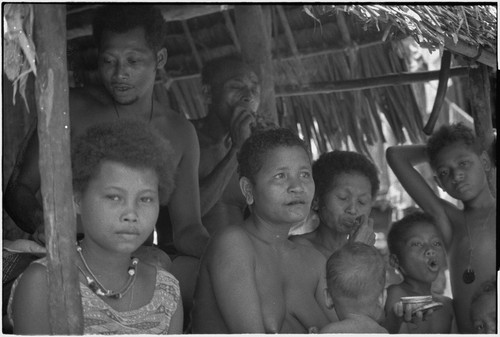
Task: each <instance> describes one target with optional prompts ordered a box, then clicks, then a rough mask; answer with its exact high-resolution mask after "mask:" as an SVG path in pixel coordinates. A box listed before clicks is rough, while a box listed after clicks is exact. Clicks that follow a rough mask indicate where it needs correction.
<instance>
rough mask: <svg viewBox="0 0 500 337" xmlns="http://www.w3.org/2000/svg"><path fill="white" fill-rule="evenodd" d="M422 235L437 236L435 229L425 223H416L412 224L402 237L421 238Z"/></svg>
mask: <svg viewBox="0 0 500 337" xmlns="http://www.w3.org/2000/svg"><path fill="white" fill-rule="evenodd" d="M424 234H428V235H433V236H434V235H435V236H439V232H438V231H437V229H436V227H435V226H434V225H433V224H431V223H429V222H427V221H417V222H414V223H412V224H411V225H410V226H409V227H408V229H407V230H406V233H405V235H404V237H405V238H410V237H415V236H422V235H424Z"/></svg>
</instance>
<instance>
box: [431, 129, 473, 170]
mask: <svg viewBox="0 0 500 337" xmlns="http://www.w3.org/2000/svg"><path fill="white" fill-rule="evenodd" d="M459 142H462V143H463V144H464V145H465V146H467V147H468V148H469V149H470V150H472V151H473V152H474V153H477V154H478V155H479V154H481V151H482V146H481V144H480V142H479V140H478V139H477V137H476V136H475V135H474V132H473V131H472V129H471V128H469V127H467V126H465V125H464V124H463V123H462V122H459V123H455V124H451V125H443V126H441V127H440V128H439V129H438V130H437V131H436V132H434V133H433V134H432V135H431V136H430V137H429V139H428V140H427V146H426V151H427V155H428V157H429V164H430V165H431V167H432V168H433V169H436V165H437V156H438V153H439V151H441V150H442V149H443V148H444V147H446V146H448V145H452V144H455V143H459Z"/></svg>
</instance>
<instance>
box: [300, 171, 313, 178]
mask: <svg viewBox="0 0 500 337" xmlns="http://www.w3.org/2000/svg"><path fill="white" fill-rule="evenodd" d="M300 176H301V177H302V178H311V172H309V171H304V172H302V173H301V174H300Z"/></svg>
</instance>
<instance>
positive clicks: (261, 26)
mask: <svg viewBox="0 0 500 337" xmlns="http://www.w3.org/2000/svg"><path fill="white" fill-rule="evenodd" d="M234 16H235V19H236V32H237V34H238V37H239V40H240V43H241V51H242V54H243V58H244V59H245V60H246V61H247V62H248V63H249V64H250V65H251V66H252V67H253V68H254V69H255V71H256V72H257V76H259V79H260V81H261V86H262V90H261V104H260V109H259V113H260V114H261V115H262V117H263V118H264V119H265V120H266V121H268V122H273V123H276V124H277V123H278V113H277V110H276V98H275V95H274V67H273V62H272V55H271V31H270V29H267V27H268V24H267V23H268V22H267V20H266V19H265V15H264V13H263V9H262V6H261V5H235V6H234Z"/></svg>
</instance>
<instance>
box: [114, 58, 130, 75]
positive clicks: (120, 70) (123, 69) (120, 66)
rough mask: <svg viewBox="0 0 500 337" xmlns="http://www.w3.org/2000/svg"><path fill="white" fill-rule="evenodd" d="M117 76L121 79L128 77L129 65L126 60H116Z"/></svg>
mask: <svg viewBox="0 0 500 337" xmlns="http://www.w3.org/2000/svg"><path fill="white" fill-rule="evenodd" d="M115 76H116V77H117V78H119V79H126V78H128V67H127V66H126V65H125V63H124V62H116V66H115Z"/></svg>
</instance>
